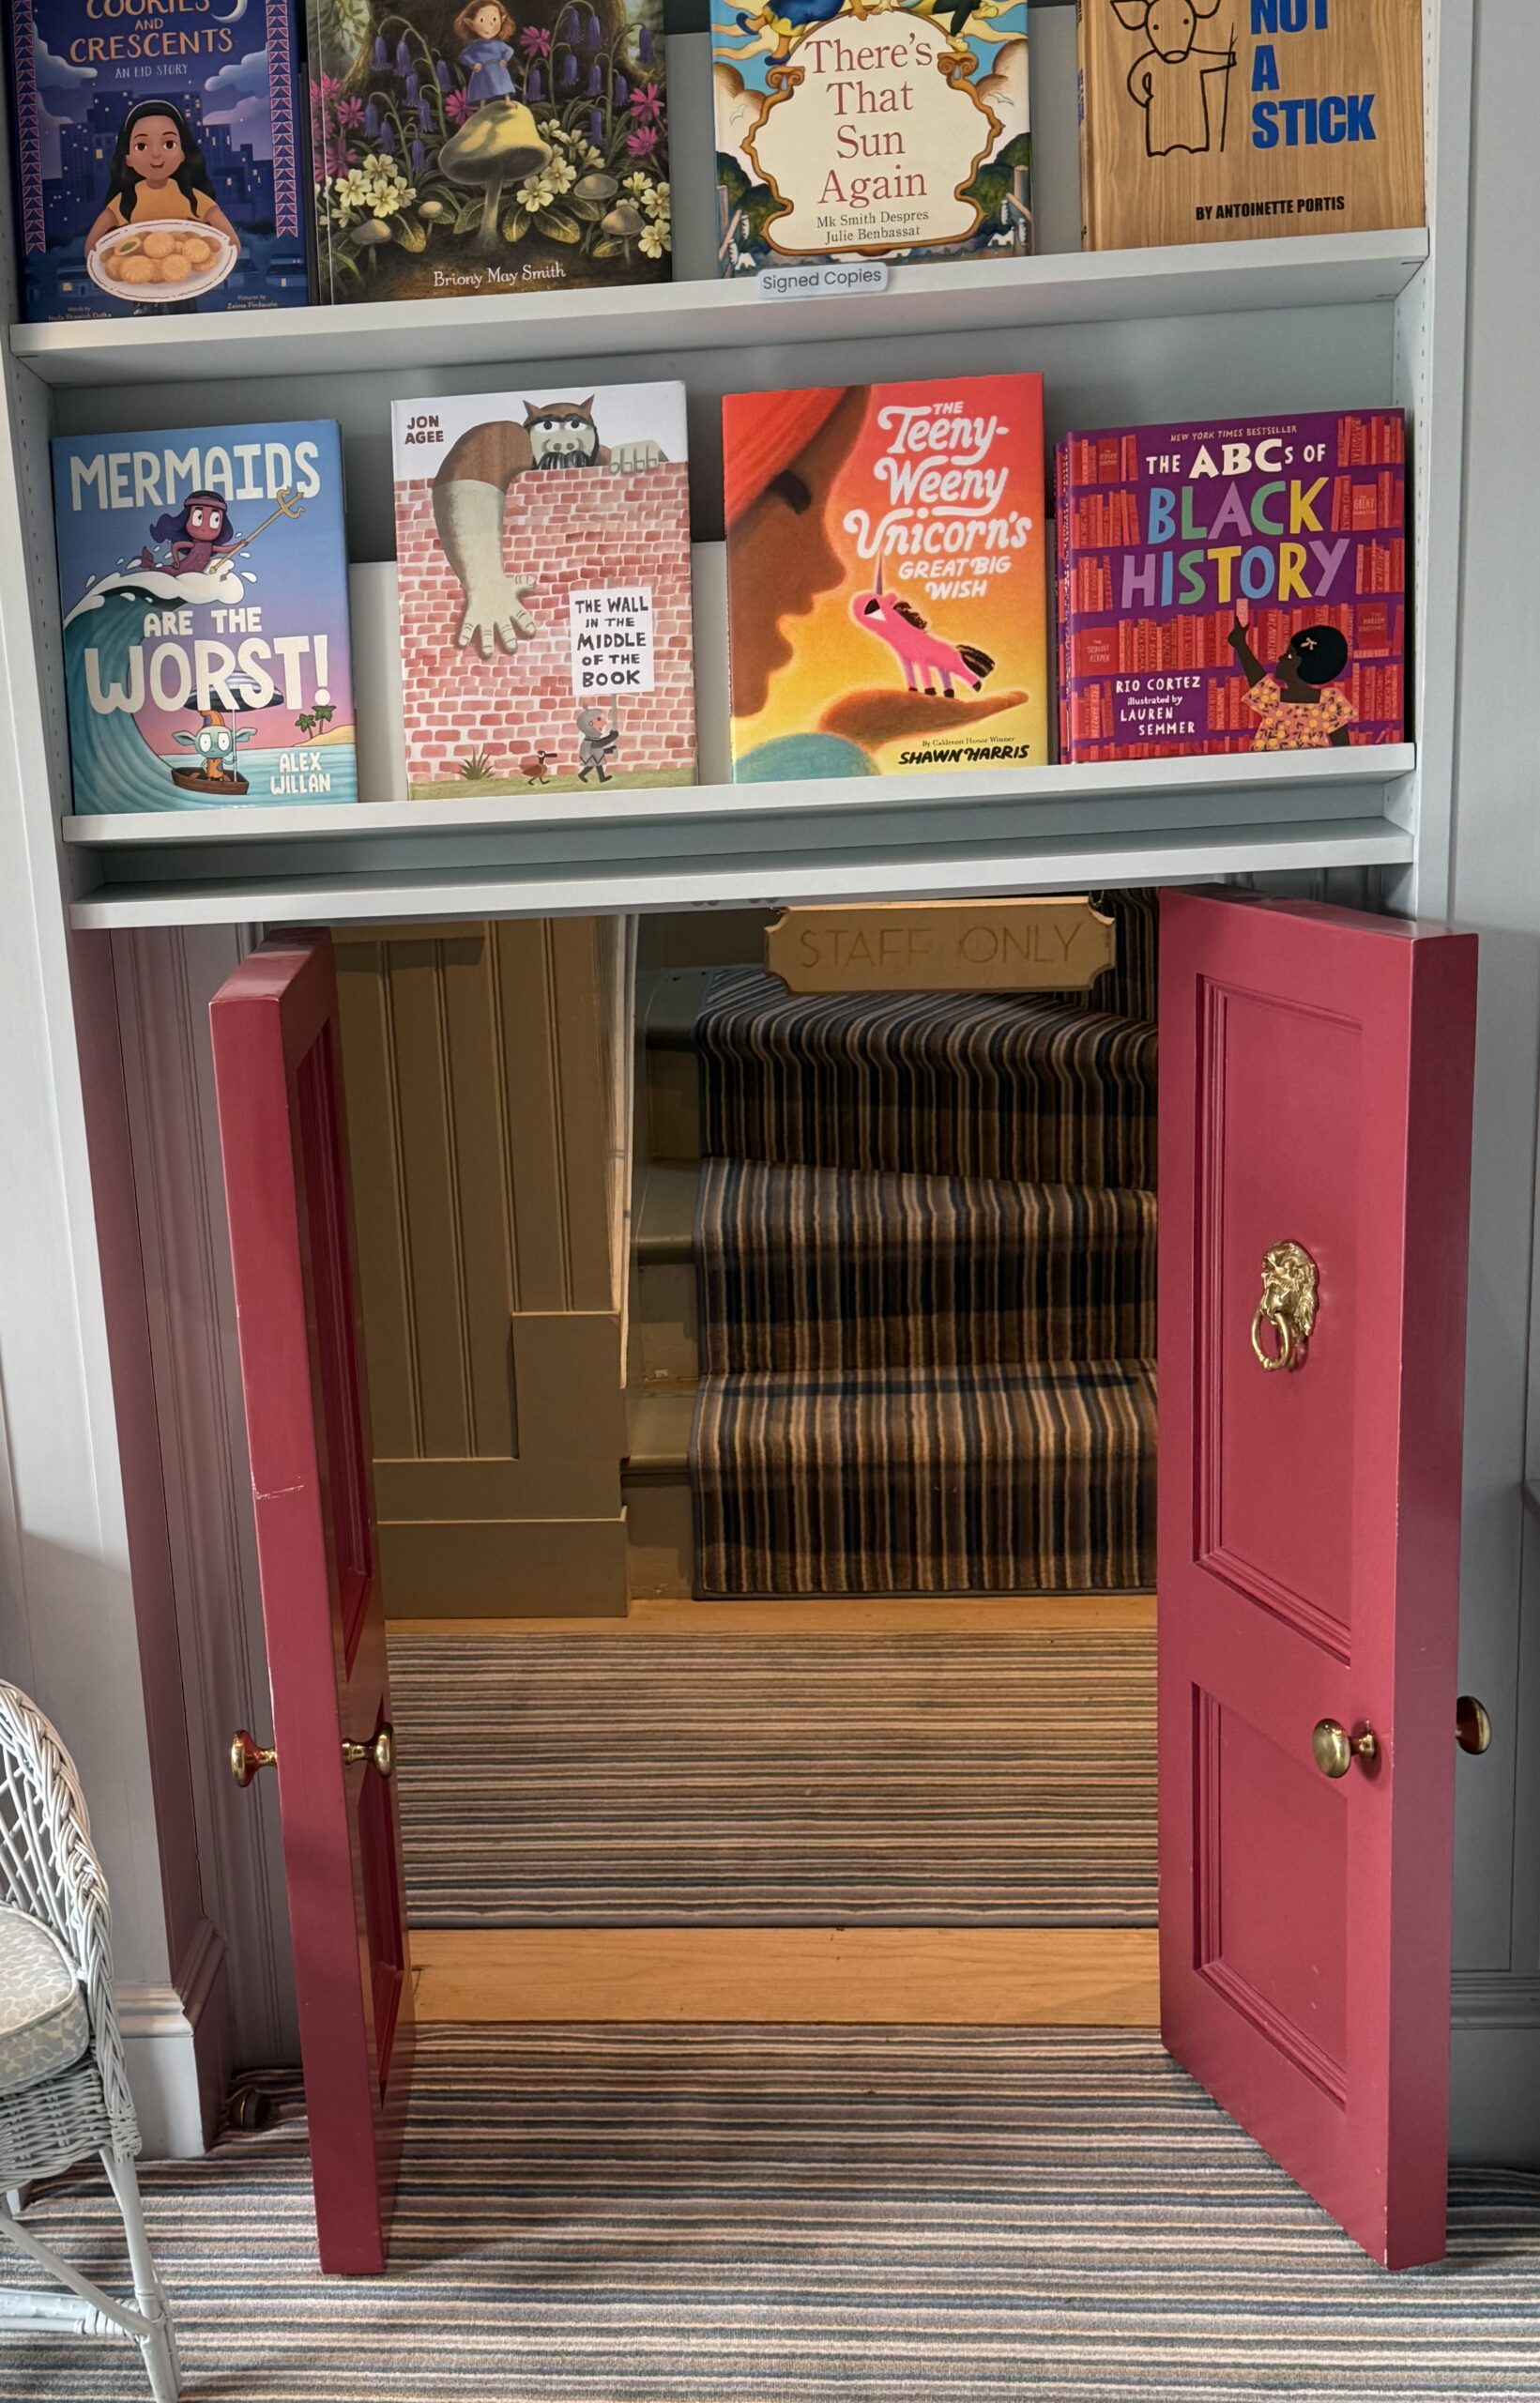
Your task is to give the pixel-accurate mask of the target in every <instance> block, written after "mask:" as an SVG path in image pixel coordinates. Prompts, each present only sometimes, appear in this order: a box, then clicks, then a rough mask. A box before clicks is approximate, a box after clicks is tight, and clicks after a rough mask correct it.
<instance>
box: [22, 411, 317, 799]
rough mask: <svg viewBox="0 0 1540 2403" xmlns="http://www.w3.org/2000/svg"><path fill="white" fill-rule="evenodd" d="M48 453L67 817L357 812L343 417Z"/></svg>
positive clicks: (101, 438) (63, 445)
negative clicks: (228, 810) (350, 806)
mask: <svg viewBox="0 0 1540 2403" xmlns="http://www.w3.org/2000/svg"><path fill="white" fill-rule="evenodd" d="M53 512H54V528H55V539H56V543H57V549H58V564H59V597H60V601H61V604H62V608H63V615H64V656H65V682H66V688H67V698H68V703H69V765H70V773H71V778H72V782H73V787H74V804H75V809H76V811H77V813H79V814H87V815H89V814H97V813H101V812H106V811H117V810H156V809H216V808H220V807H221V806H224V805H227V804H235V803H252V804H256V803H264V802H269V803H278V802H316V803H336V802H352V801H356V800H357V799H358V769H357V765H356V762H355V757H354V747H353V692H352V678H351V671H350V663H349V657H348V607H347V554H346V550H345V547H344V544H343V461H342V446H341V442H340V439H339V436H338V430H337V428H336V426H335V425H333V424H330V423H328V422H324V421H323V422H319V423H296V424H288V425H233V426H215V427H204V428H202V429H198V430H195V431H193V432H191V433H171V434H131V435H128V434H124V435H97V436H87V437H75V436H70V437H61V438H60V439H58V440H56V441H55V442H54V444H53Z"/></svg>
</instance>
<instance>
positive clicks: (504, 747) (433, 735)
mask: <svg viewBox="0 0 1540 2403" xmlns="http://www.w3.org/2000/svg"><path fill="white" fill-rule="evenodd" d="M394 431H395V470H396V581H397V589H398V593H399V599H400V609H401V666H402V700H403V715H404V723H405V729H406V780H407V788H408V790H409V792H410V793H411V795H412V798H413V799H414V800H418V799H424V800H441V799H445V798H454V799H474V798H475V797H476V796H477V795H479V794H480V795H484V796H486V797H488V798H490V797H492V796H494V795H502V794H509V793H527V792H532V791H533V790H534V789H535V788H537V787H541V786H543V787H546V788H549V789H552V790H556V791H563V792H593V793H597V792H599V791H600V790H601V789H602V788H603V787H605V786H609V785H614V786H617V787H621V786H627V785H679V784H693V783H694V775H695V699H694V661H693V647H692V639H691V614H690V482H689V468H688V466H687V464H686V463H687V458H688V452H687V448H686V439H685V416H684V387H683V385H682V384H617V385H611V386H609V387H608V388H607V389H605V390H601V391H587V392H585V391H583V390H581V389H579V390H572V389H571V388H569V389H568V390H565V391H562V392H550V391H531V390H527V389H526V390H518V391H512V392H501V393H498V392H481V393H478V394H475V395H473V396H470V397H467V398H465V399H459V400H442V399H435V400H432V401H398V402H397V403H396V404H395V409H394Z"/></svg>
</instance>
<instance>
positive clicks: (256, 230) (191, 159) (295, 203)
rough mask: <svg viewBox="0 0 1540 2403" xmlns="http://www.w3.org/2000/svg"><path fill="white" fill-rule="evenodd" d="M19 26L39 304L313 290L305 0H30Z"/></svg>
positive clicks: (225, 305) (17, 126) (26, 269)
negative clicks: (305, 211) (150, 0)
mask: <svg viewBox="0 0 1540 2403" xmlns="http://www.w3.org/2000/svg"><path fill="white" fill-rule="evenodd" d="M9 31H10V43H9V85H10V115H11V155H12V161H13V171H14V181H15V188H16V222H17V226H18V229H19V242H18V247H19V250H20V253H21V269H22V274H21V284H22V297H23V306H24V309H25V312H26V314H27V316H28V317H30V318H63V317H127V316H142V317H150V316H160V315H163V314H166V312H168V311H171V312H174V313H176V314H187V313H188V312H190V311H198V310H210V309H281V308H285V307H297V306H299V305H300V304H301V303H302V302H304V301H306V300H308V299H309V298H310V278H309V272H308V268H307V265H306V254H305V253H306V244H305V229H304V223H303V219H302V215H301V205H300V204H301V189H302V185H303V181H304V178H303V175H302V172H301V166H300V141H299V118H298V115H297V97H298V80H299V70H298V66H297V55H296V45H295V21H294V9H293V0H266V5H263V0H254V4H253V5H252V6H247V5H246V0H239V5H236V6H232V7H228V8H210V7H209V6H208V0H155V5H154V7H153V8H149V9H145V8H142V7H140V6H138V5H127V4H126V5H124V6H123V7H121V8H113V7H109V6H106V5H104V0H15V5H13V7H12V8H11V10H10V28H9Z"/></svg>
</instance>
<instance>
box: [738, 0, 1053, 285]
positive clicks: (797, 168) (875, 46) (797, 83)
mask: <svg viewBox="0 0 1540 2403" xmlns="http://www.w3.org/2000/svg"><path fill="white" fill-rule="evenodd" d="M711 62H712V78H713V87H714V96H715V114H716V145H717V262H718V266H719V268H720V270H721V272H722V273H723V274H724V275H755V274H757V273H758V272H759V270H760V269H761V268H765V267H773V266H774V265H775V264H776V263H777V262H783V263H784V262H787V261H792V260H798V259H808V258H832V257H840V256H845V257H862V258H883V259H888V260H893V261H906V260H907V261H914V260H937V259H947V258H970V257H974V256H977V255H978V254H979V253H1004V254H1005V255H1006V256H1012V255H1014V256H1018V257H1019V256H1020V255H1021V254H1022V253H1024V252H1027V251H1029V250H1030V249H1031V247H1032V213H1031V191H1030V181H1031V178H1030V168H1031V152H1030V137H1029V132H1028V115H1027V0H977V5H975V6H972V7H969V6H968V0H963V5H962V6H961V7H953V6H951V5H944V6H938V5H937V0H896V5H894V6H892V7H885V8H872V7H870V6H868V5H867V0H763V5H760V6H755V5H753V0H750V5H749V6H748V7H747V8H740V7H739V6H737V5H736V0H711Z"/></svg>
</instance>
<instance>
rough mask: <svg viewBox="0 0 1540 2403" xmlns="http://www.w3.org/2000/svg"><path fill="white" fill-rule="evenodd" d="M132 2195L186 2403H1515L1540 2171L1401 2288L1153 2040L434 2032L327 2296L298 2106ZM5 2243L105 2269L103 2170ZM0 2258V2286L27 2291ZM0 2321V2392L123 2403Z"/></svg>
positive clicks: (1527, 2321)
mask: <svg viewBox="0 0 1540 2403" xmlns="http://www.w3.org/2000/svg"><path fill="white" fill-rule="evenodd" d="M142 2176H143V2179H144V2184H145V2212H146V2215H147V2219H148V2223H149V2232H150V2237H151V2240H152V2242H153V2243H154V2245H155V2249H156V2253H157V2256H158V2258H159V2260H160V2268H161V2270H162V2272H163V2273H164V2276H165V2280H166V2284H167V2287H168V2288H169V2290H170V2294H171V2300H172V2305H173V2309H174V2310H175V2314H176V2317H177V2325H178V2332H179V2335H180V2341H181V2345H182V2349H183V2352H184V2355H185V2358H186V2365H187V2384H186V2389H185V2393H186V2396H187V2403H364V2398H366V2397H369V2398H372V2397H376V2396H379V2397H388V2398H389V2403H1342V2398H1343V2397H1344V2396H1347V2395H1351V2396H1354V2397H1369V2398H1374V2403H1514V2398H1517V2397H1520V2396H1527V2395H1534V2394H1535V2392H1536V2390H1537V2386H1540V2370H1537V2366H1536V2365H1537V2364H1540V2179H1537V2178H1536V2177H1534V2176H1533V2175H1532V2174H1526V2173H1525V2172H1523V2171H1521V2170H1503V2169H1459V2168H1456V2170H1455V2171H1454V2172H1453V2173H1452V2177H1451V2182H1450V2218H1449V2258H1448V2259H1447V2260H1446V2261H1444V2262H1442V2263H1441V2265H1440V2266H1439V2267H1438V2268H1436V2269H1431V2270H1413V2271H1408V2272H1405V2273H1402V2274H1401V2275H1400V2276H1398V2277H1387V2276H1386V2275H1385V2273H1384V2272H1383V2271H1381V2270H1379V2269H1377V2268H1375V2266H1374V2265H1373V2263H1372V2262H1370V2261H1368V2260H1367V2259H1366V2258H1365V2256H1364V2255H1363V2254H1362V2253H1360V2252H1359V2251H1358V2250H1357V2249H1356V2247H1355V2246H1354V2245H1353V2244H1352V2243H1351V2242H1349V2239H1348V2238H1347V2237H1346V2236H1344V2235H1343V2234H1342V2232H1341V2230H1340V2229H1339V2228H1337V2227H1334V2225H1333V2223H1332V2222H1331V2221H1330V2220H1329V2219H1328V2218H1327V2217H1326V2215H1325V2213H1324V2212H1321V2211H1319V2210H1318V2209H1317V2208H1316V2206H1315V2205H1314V2204H1313V2203H1311V2202H1309V2201H1308V2200H1307V2199H1306V2197H1305V2196H1304V2195H1303V2194H1302V2193H1301V2192H1300V2190H1299V2188H1298V2187H1297V2186H1295V2185H1294V2184H1293V2183H1292V2182H1291V2181H1290V2180H1289V2179H1288V2177H1287V2176H1286V2175H1285V2173H1284V2172H1283V2171H1282V2170H1281V2169H1278V2168H1276V2167H1275V2166H1273V2163H1272V2162H1271V2161H1269V2160H1268V2158H1267V2156H1266V2154H1265V2153H1263V2152H1262V2151H1260V2150H1259V2149H1258V2147H1257V2146H1256V2145H1255V2144H1253V2143H1252V2141H1251V2139H1250V2138H1249V2136H1245V2135H1242V2134H1241V2133H1240V2131H1239V2130H1238V2129H1237V2128H1235V2127H1234V2126H1233V2125H1232V2124H1231V2123H1230V2121H1228V2120H1226V2119H1225V2118H1224V2117H1223V2116H1222V2114H1221V2113H1220V2112H1219V2111H1218V2110H1217V2109H1216V2108H1215V2106H1214V2105H1213V2104H1212V2103H1211V2102H1210V2100H1209V2098H1208V2096H1207V2095H1206V2094H1204V2093H1203V2092H1202V2091H1201V2089H1199V2088H1198V2087H1197V2086H1196V2085H1195V2084H1194V2083H1193V2081H1192V2080H1191V2079H1190V2078H1188V2077H1185V2076H1183V2074H1182V2072H1181V2071H1180V2070H1179V2069H1177V2068H1176V2067H1175V2066H1174V2065H1173V2064H1172V2062H1170V2061H1169V2060H1168V2059H1166V2057H1165V2056H1164V2055H1163V2054H1162V2052H1161V2051H1160V2048H1159V2045H1158V2043H1156V2042H1155V2040H1154V2038H1153V2037H1152V2036H1145V2035H1122V2034H1118V2033H1113V2032H1103V2031H1094V2030H1085V2031H1079V2030H1077V2031H1056V2030H1052V2029H1048V2030H1041V2031H1033V2032H1029V2033H1025V2034H1018V2033H1013V2032H1010V2031H1006V2030H1000V2029H993V2028H991V2029H978V2028H882V2029H880V2030H863V2029H860V2028H433V2027H430V2028H422V2029H421V2030H420V2031H419V2039H418V2052H417V2065H416V2075H415V2082H414V2090H413V2099H412V2104H411V2108H410V2111H409V2114H408V2117H407V2121H406V2129H405V2145H404V2154H403V2159H402V2167H401V2180H400V2185H399V2189H398V2194H397V2200H396V2216H395V2227H394V2233H393V2238H392V2243H391V2251H390V2259H389V2269H388V2272H387V2274H386V2275H385V2276H384V2277H382V2278H330V2279H326V2278H322V2277H321V2276H320V2275H319V2273H318V2272H317V2270H316V2267H315V2227H314V2219H313V2212H312V2206H311V2196H310V2183H309V2177H310V2158H309V2153H308V2150H307V2148H306V2143H305V2122H304V2116H303V2105H302V2102H301V2100H300V2098H299V2096H298V2094H297V2090H296V2089H295V2088H294V2086H293V2084H292V2083H291V2084H290V2085H289V2086H288V2087H287V2088H286V2089H282V2115H281V2117H280V2119H279V2120H278V2122H277V2124H276V2125H274V2126H272V2127H270V2128H268V2129H267V2130H265V2131H263V2132H261V2133H259V2134H255V2135H227V2136H225V2137H223V2138H222V2139H221V2142H220V2143H219V2144H218V2145H217V2146H216V2147H215V2149H214V2150H213V2151H212V2152H211V2153H209V2154H208V2155H206V2157H205V2158H204V2159H202V2160H198V2161H168V2162H154V2163H151V2164H149V2165H147V2166H145V2169H144V2170H143V2172H142ZM26 2220H27V2224H28V2225H29V2226H33V2227H36V2229H37V2232H38V2235H39V2237H41V2238H42V2240H43V2241H44V2242H46V2243H49V2244H52V2245H53V2246H55V2247H56V2248H57V2250H58V2251H59V2252H60V2253H61V2254H62V2255H63V2256H64V2258H66V2259H67V2260H69V2261H72V2262H78V2263H79V2265H80V2266H81V2267H82V2268H83V2269H84V2270H85V2271H86V2272H88V2273H90V2274H91V2275H93V2276H99V2277H103V2276H105V2277H109V2278H121V2275H122V2231H121V2226H120V2224H119V2223H118V2221H117V2219H116V2216H115V2213H114V2211H113V2208H112V2202H111V2197H110V2196H109V2195H108V2192H107V2187H106V2181H105V2180H104V2178H103V2177H102V2175H101V2172H100V2170H99V2168H84V2169H82V2170H79V2171H76V2172H74V2173H72V2174H70V2175H69V2176H68V2177H65V2178H63V2179H60V2180H56V2181H53V2182H52V2183H51V2184H50V2186H49V2187H48V2188H47V2189H46V2190H45V2191H44V2192H43V2193H42V2194H40V2195H39V2196H38V2197H37V2199H36V2200H35V2201H34V2202H33V2203H32V2204H31V2206H30V2207H29V2209H28V2212H27V2214H26ZM28 2275H29V2271H28V2265H27V2264H26V2263H24V2262H21V2261H15V2260H12V2259H10V2258H7V2259H6V2260H5V2261H4V2263H0V2278H5V2279H8V2280H10V2281H12V2282H13V2283H15V2282H24V2281H25V2280H26V2279H27V2277H28ZM147 2392H148V2390H147V2388H146V2387H145V2383H144V2379H143V2376H142V2373H141V2371H140V2369H139V2365H138V2360H137V2357H136V2356H135V2355H134V2354H132V2353H131V2352H130V2349H129V2348H128V2347H127V2346H126V2345H125V2346H123V2347H121V2348H120V2347H118V2346H115V2345H107V2344H102V2343H100V2342H97V2343H86V2342H84V2341H78V2340H74V2339H69V2338H60V2337H58V2336H56V2335H31V2334H24V2333H23V2332H21V2331H19V2330H8V2331H7V2332H6V2334H5V2337H4V2341H3V2344H0V2403H140V2398H142V2397H144V2396H145V2395H147Z"/></svg>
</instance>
